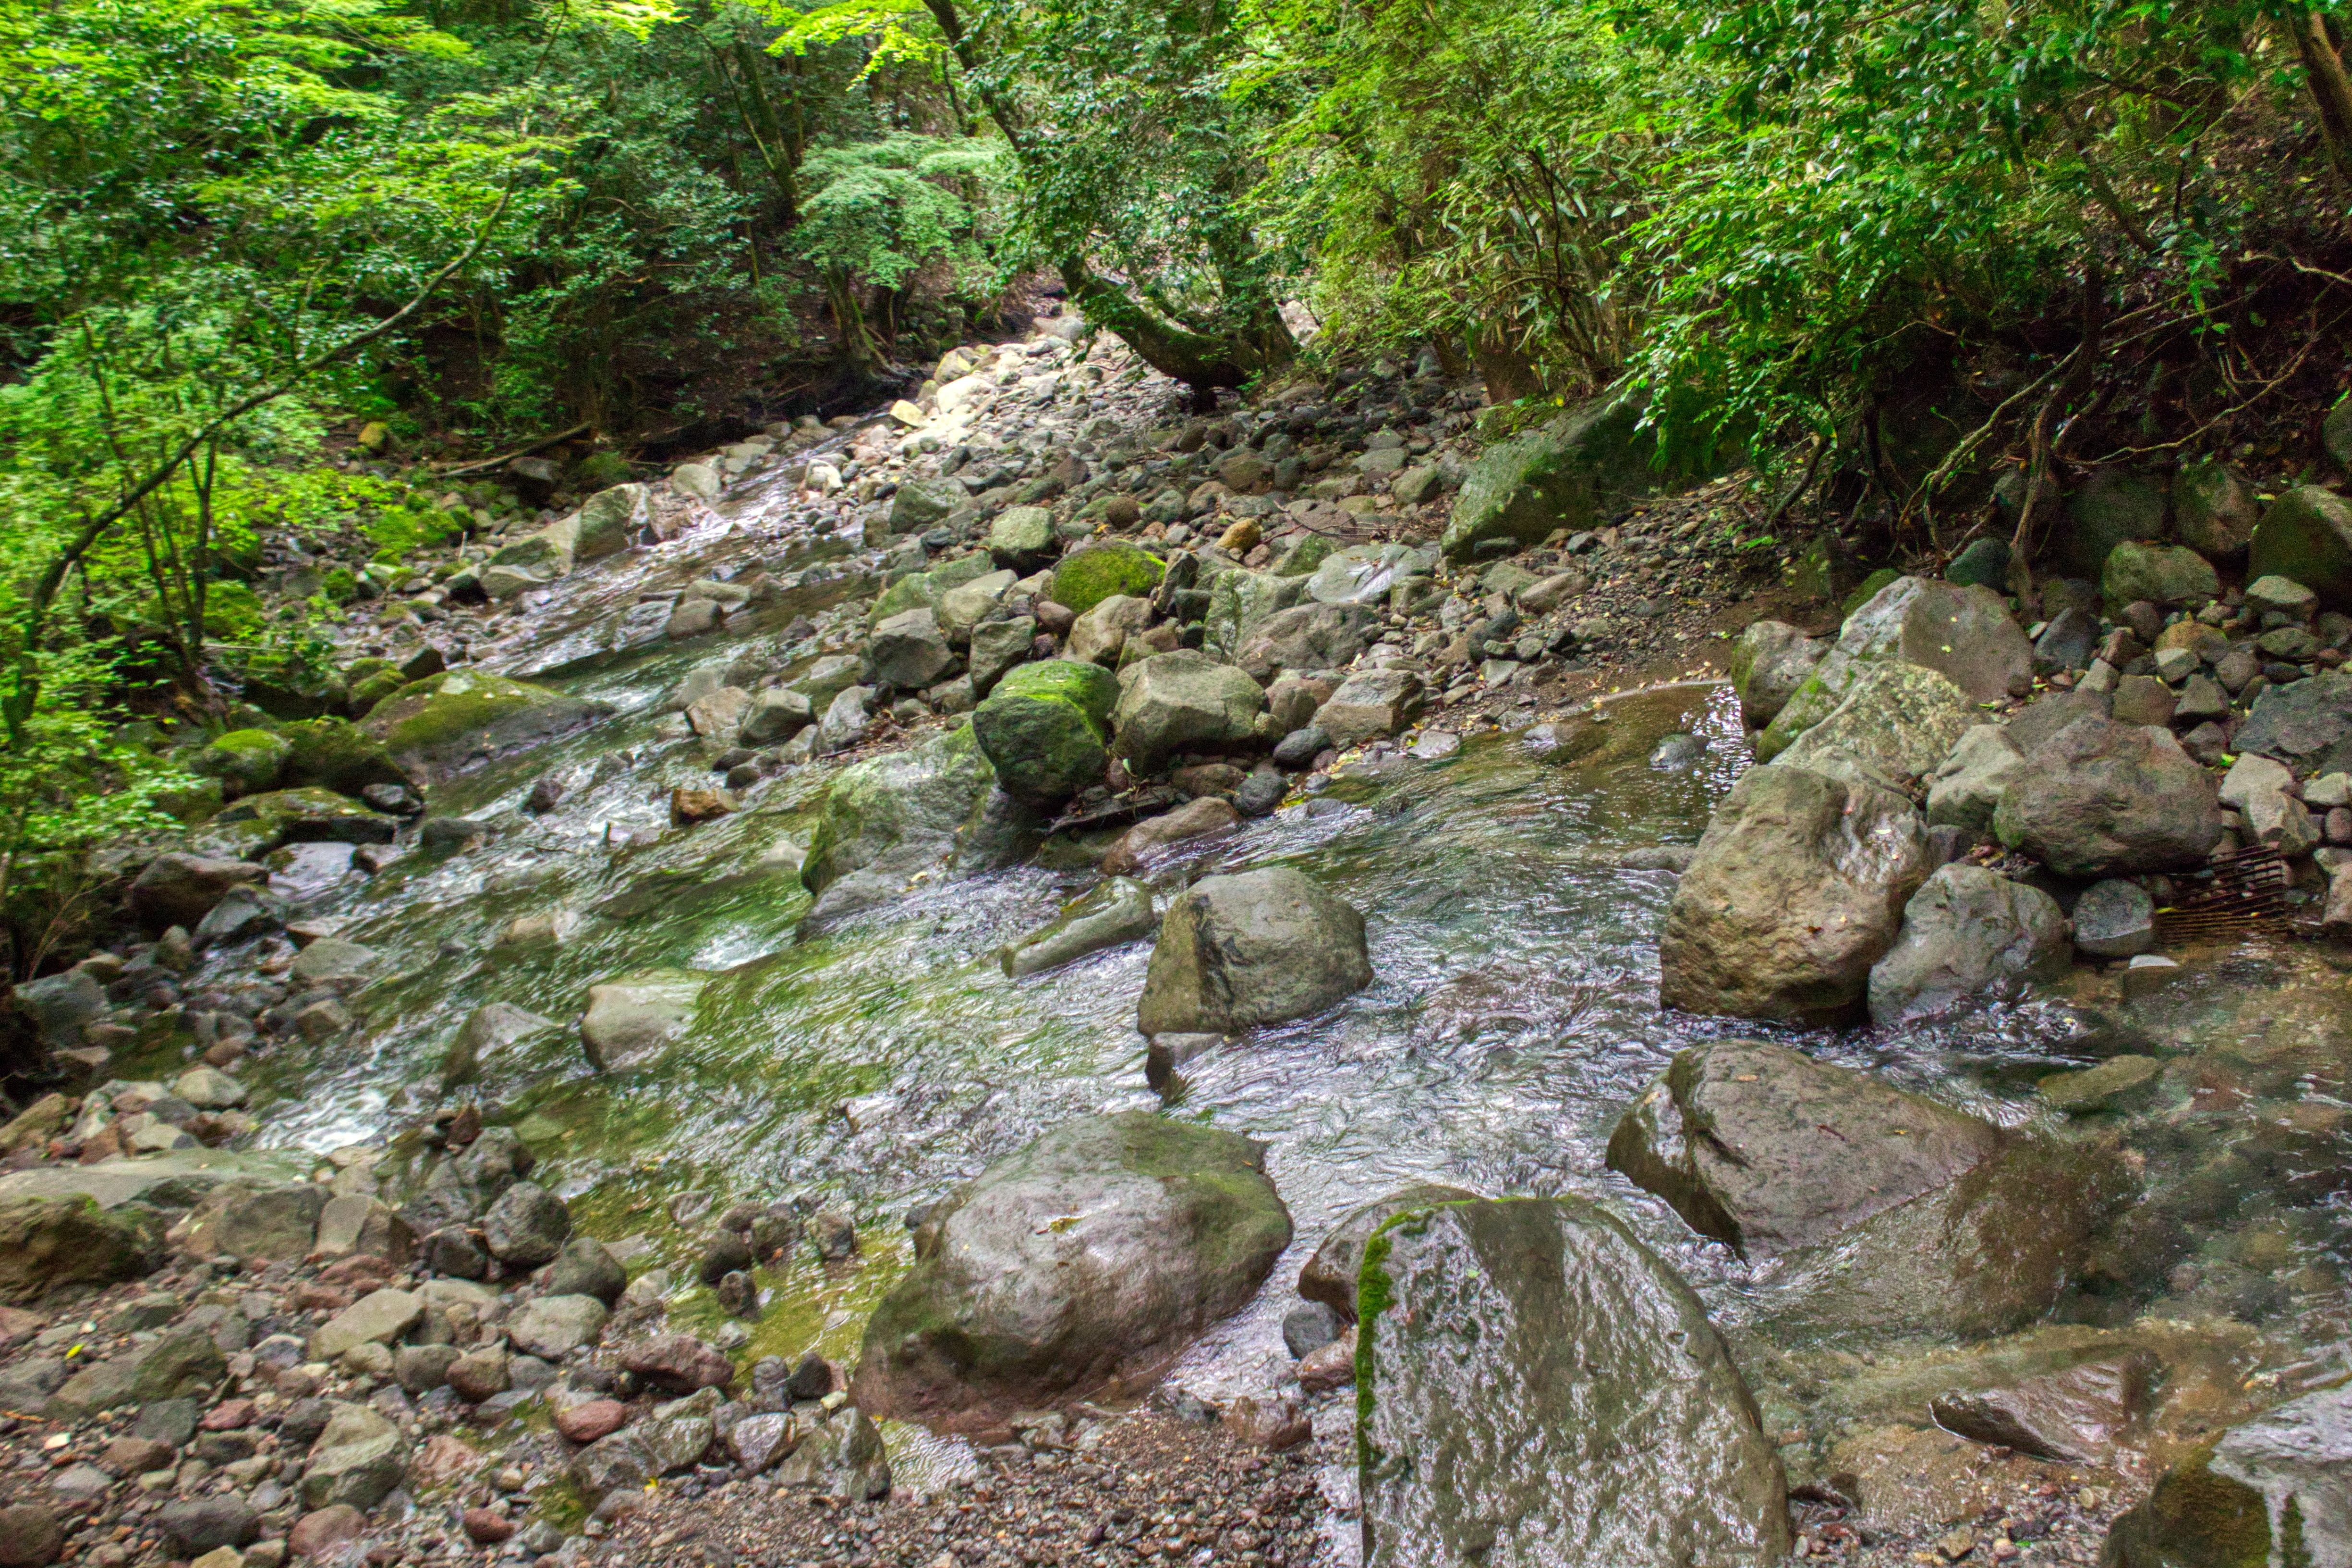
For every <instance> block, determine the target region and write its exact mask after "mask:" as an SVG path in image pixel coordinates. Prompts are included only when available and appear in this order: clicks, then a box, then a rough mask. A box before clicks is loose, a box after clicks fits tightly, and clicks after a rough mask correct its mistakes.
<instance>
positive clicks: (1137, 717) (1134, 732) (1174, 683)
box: [1111, 648, 1265, 773]
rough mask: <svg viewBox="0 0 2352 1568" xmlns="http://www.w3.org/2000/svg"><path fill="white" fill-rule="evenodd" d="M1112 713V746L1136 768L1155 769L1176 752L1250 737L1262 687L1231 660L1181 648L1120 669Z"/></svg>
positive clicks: (1261, 699)
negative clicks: (1114, 733) (1221, 660)
mask: <svg viewBox="0 0 2352 1568" xmlns="http://www.w3.org/2000/svg"><path fill="white" fill-rule="evenodd" d="M1118 686H1119V698H1118V708H1117V709H1116V710H1113V712H1112V714H1111V724H1112V727H1113V728H1114V729H1115V730H1116V731H1118V743H1117V746H1116V748H1115V749H1116V751H1117V752H1118V755H1120V756H1121V757H1124V758H1126V759H1127V761H1128V764H1129V766H1130V767H1131V768H1134V769H1136V770H1137V771H1139V772H1141V773H1156V772H1158V771H1159V769H1160V767H1162V766H1163V765H1165V763H1167V762H1168V761H1169V760H1170V759H1171V758H1172V757H1174V756H1176V755H1177V754H1179V753H1180V752H1193V751H1222V750H1224V749H1225V748H1227V747H1230V746H1234V745H1238V744H1241V743H1243V742H1247V741H1249V740H1250V739H1251V738H1252V737H1253V736H1254V735H1255V733H1256V726H1257V720H1258V716H1259V715H1260V714H1261V713H1263V712H1265V692H1264V691H1262V690H1260V689H1259V688H1258V684H1257V682H1256V681H1255V680H1252V679H1250V678H1249V677H1248V676H1246V675H1244V674H1243V673H1242V671H1240V670H1239V669H1237V668H1234V666H1232V665H1230V664H1220V663H1219V662H1217V660H1215V659H1213V658H1210V657H1209V656H1208V655H1206V654H1203V653H1197V652H1194V651H1192V650H1191V649H1185V648H1180V649H1178V650H1177V651H1176V652H1174V653H1163V654H1155V655H1154V656H1152V657H1151V658H1146V659H1142V660H1139V661H1138V662H1136V663H1134V664H1130V665H1129V666H1128V667H1127V668H1125V669H1123V670H1121V671H1120V672H1119V677H1118Z"/></svg>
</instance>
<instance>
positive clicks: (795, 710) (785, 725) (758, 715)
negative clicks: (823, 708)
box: [736, 686, 816, 746]
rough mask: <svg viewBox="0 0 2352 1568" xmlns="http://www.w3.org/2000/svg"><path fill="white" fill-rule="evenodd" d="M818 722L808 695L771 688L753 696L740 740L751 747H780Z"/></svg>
mask: <svg viewBox="0 0 2352 1568" xmlns="http://www.w3.org/2000/svg"><path fill="white" fill-rule="evenodd" d="M815 722H816V709H815V707H814V704H812V703H811V702H810V701H809V700H808V698H807V696H806V695H805V694H804V693H802V692H798V691H794V690H793V689H790V688H789V687H782V686H770V687H764V688H762V689H760V690H758V691H755V692H753V693H751V704H750V705H749V706H748V707H746V708H745V709H744V710H743V723H742V727H741V728H740V730H738V731H736V739H737V740H739V741H740V742H742V743H743V744H744V745H747V746H777V745H782V743H783V742H786V741H789V740H791V739H792V738H793V736H794V735H797V734H799V733H800V732H801V731H803V730H805V729H807V728H808V727H809V726H810V725H811V724H814V723H815Z"/></svg>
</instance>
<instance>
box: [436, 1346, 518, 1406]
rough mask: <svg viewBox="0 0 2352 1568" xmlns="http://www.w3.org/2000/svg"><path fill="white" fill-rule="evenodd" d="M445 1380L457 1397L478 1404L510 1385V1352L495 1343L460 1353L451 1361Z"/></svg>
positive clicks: (503, 1391) (502, 1392)
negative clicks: (466, 1352)
mask: <svg viewBox="0 0 2352 1568" xmlns="http://www.w3.org/2000/svg"><path fill="white" fill-rule="evenodd" d="M446 1382H447V1383H448V1384H449V1386H450V1387H451V1388H452V1389H454V1390H455V1391H456V1392H457V1397H458V1398H460V1399H462V1400H464V1401H466V1402H467V1404H469V1405H478V1404H480V1403H481V1402H482V1401H483V1400H485V1399H488V1398H489V1397H490V1396H491V1395H492V1394H504V1393H505V1392H506V1391H507V1385H508V1378H507V1352H505V1350H503V1349H502V1348H500V1347H499V1346H497V1345H492V1346H489V1347H488V1348H487V1349H483V1350H478V1351H475V1352H471V1353H469V1354H467V1355H461V1356H459V1357H458V1358H457V1360H456V1361H453V1362H451V1363H449V1371H448V1372H447V1373H446Z"/></svg>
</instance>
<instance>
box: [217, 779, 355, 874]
mask: <svg viewBox="0 0 2352 1568" xmlns="http://www.w3.org/2000/svg"><path fill="white" fill-rule="evenodd" d="M399 828H400V824H399V822H398V820H397V819H395V818H393V817H389V816H384V815H383V813H382V812H380V811H370V810H369V809H368V808H367V807H366V806H363V805H360V804H359V803H358V802H357V801H354V800H347V799H345V798H344V797H343V796H341V795H337V794H336V793H335V792H334V791H332V790H327V789H320V788H318V787H316V786H315V785H314V786H310V787H308V788H303V789H280V790H271V791H269V792H268V793H267V794H265V795H247V796H245V797H244V798H243V799H241V800H237V801H234V802H232V803H231V804H229V805H226V806H223V807H222V808H221V809H220V811H219V812H217V813H216V814H215V816H213V818H212V820H211V821H209V822H207V823H205V825H204V826H203V827H202V828H200V829H198V830H197V831H196V832H194V833H193V834H190V835H189V836H188V847H189V848H190V849H192V850H194V852H195V853H197V854H199V855H211V856H217V857H219V858H223V859H227V860H257V859H259V858H261V857H262V856H264V855H267V854H268V853H269V851H271V850H272V849H277V848H281V847H284V846H286V845H289V844H389V843H391V842H392V840H393V836H394V834H395V833H396V832H398V831H399Z"/></svg>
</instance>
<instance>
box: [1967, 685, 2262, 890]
mask: <svg viewBox="0 0 2352 1568" xmlns="http://www.w3.org/2000/svg"><path fill="white" fill-rule="evenodd" d="M1992 827H1993V832H1994V834H1995V835H1996V836H1997V837H1999V838H2000V841H2001V843H2002V844H2004V845H2006V846H2008V847H2010V848H2011V849H2021V850H2023V851H2024V852H2025V853H2026V854H2028V855H2031V856H2032V857H2033V858H2035V859H2037V860H2040V861H2041V862H2042V864H2043V865H2045V866H2047V867H2049V868H2051V869H2052V870H2053V871H2055V872H2057V873H2058V874H2059V875H2060V876H2062V877H2126V876H2135V875H2137V874H2139V873H2142V872H2147V871H2182V870H2193V869H2195V868H2198V867H2200V866H2202V865H2204V864H2205V862H2206V859H2207V858H2208V857H2210V855H2211V854H2212V852H2213V847H2214V845H2216V844H2218V843H2219V842H2221V798H2220V786H2219V784H2217V783H2216V781H2215V779H2214V777H2213V775H2212V774H2211V773H2208V772H2206V771H2205V769H2204V768H2203V767H2201V766H2200V765H2199V764H2198V763H2197V761H2196V759H2194V758H2192V757H2191V756H2189V753H2188V752H2185V751H2182V750H2181V749H2180V742H2179V741H2177V740H2175V739H2173V737H2172V735H2171V734H2170V733H2169V732H2168V731H2163V730H2158V729H2153V728H2149V727H2147V726H2143V725H2137V724H2118V723H2116V722H2115V721H2112V720H2107V719H2099V718H2087V717H2086V718H2082V719H2077V720H2075V721H2074V722H2073V723H2071V724H2069V725H2067V726H2066V727H2065V728H2064V729H2063V730H2061V731H2058V732H2057V733H2056V734H2055V735H2053V736H2052V737H2050V739H2048V740H2047V741H2044V742H2042V744H2041V745H2039V746H2036V747H2034V748H2033V749H2032V751H2031V752H2027V753H2026V758H2025V765H2024V767H2022V768H2021V769H2020V770H2019V771H2018V773H2016V774H2015V776H2013V777H2012V778H2011V780H2010V782H2009V784H2008V787H2007V788H2005V789H2004V790H2002V792H2001V796H2000V806H1999V807H1998V808H1997V809H1996V810H1995V811H1994V812H1993V819H1992Z"/></svg>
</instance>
